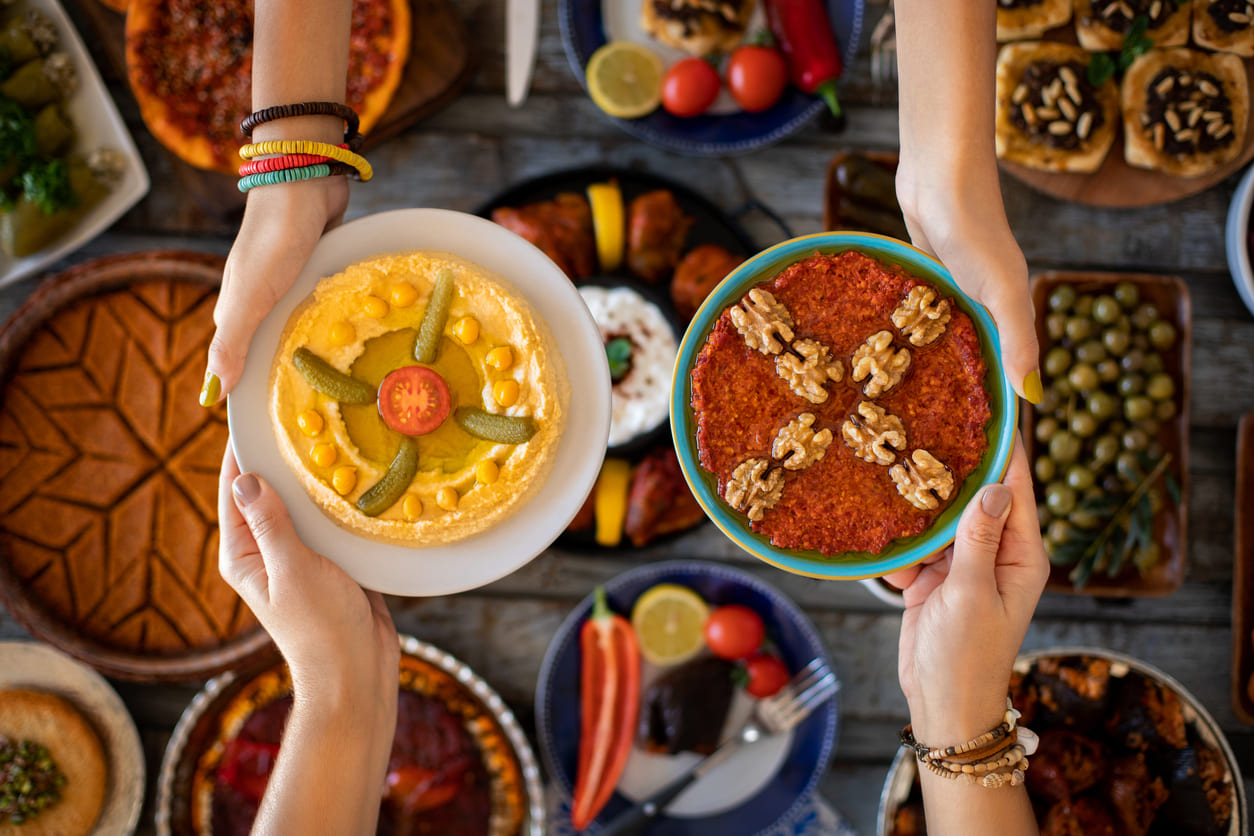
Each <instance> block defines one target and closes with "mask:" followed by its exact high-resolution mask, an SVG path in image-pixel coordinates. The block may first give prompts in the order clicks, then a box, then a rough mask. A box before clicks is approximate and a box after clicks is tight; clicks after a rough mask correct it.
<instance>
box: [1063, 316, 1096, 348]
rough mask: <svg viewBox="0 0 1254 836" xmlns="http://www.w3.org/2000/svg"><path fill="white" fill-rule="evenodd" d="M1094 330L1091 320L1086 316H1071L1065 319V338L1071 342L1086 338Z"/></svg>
mask: <svg viewBox="0 0 1254 836" xmlns="http://www.w3.org/2000/svg"><path fill="white" fill-rule="evenodd" d="M1093 331H1094V326H1093V320H1091V319H1089V318H1088V317H1087V316H1073V317H1069V318H1068V319H1067V326H1066V332H1067V338H1068V339H1070V340H1071V341H1072V342H1077V343H1078V342H1080V341H1082V340H1087V339H1088V338H1089V335H1090V334H1092V333H1093Z"/></svg>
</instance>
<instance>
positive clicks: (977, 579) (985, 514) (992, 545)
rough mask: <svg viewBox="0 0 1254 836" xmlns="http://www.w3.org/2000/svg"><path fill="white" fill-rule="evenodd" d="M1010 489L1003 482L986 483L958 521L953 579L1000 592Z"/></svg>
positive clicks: (950, 572) (950, 568) (970, 586)
mask: <svg viewBox="0 0 1254 836" xmlns="http://www.w3.org/2000/svg"><path fill="white" fill-rule="evenodd" d="M1010 505H1011V497H1010V489H1009V488H1007V487H1006V486H1005V485H1002V484H1000V483H995V484H992V485H988V486H986V487H985V488H984V489H983V490H981V491H980V492H979V494H977V495H976V498H975V501H974V502H972V503H970V504H969V505H967V508H966V510H965V511H963V512H962V519H961V520H960V521H959V522H958V536H957V538H956V539H955V540H954V557H953V563H952V564H951V565H950V567H949V579H950V580H951V581H953V582H954V583H955V584H957V585H958V586H960V587H965V588H966V589H968V590H977V591H978V590H980V589H981V588H982V587H986V588H988V589H991V590H992V591H994V592H996V590H997V577H996V575H995V573H994V571H993V570H994V569H995V568H996V566H997V551H998V549H999V548H1000V547H1001V535H1002V530H1003V529H1004V528H1005V525H1006V519H1007V517H1009V516H1010Z"/></svg>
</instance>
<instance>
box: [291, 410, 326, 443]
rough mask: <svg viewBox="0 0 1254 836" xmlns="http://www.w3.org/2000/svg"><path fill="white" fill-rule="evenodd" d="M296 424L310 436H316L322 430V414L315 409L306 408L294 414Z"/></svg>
mask: <svg viewBox="0 0 1254 836" xmlns="http://www.w3.org/2000/svg"><path fill="white" fill-rule="evenodd" d="M296 426H298V427H300V431H301V432H303V433H304V434H305V435H307V436H309V437H310V438H317V436H318V433H320V432H322V426H323V421H322V416H321V415H319V414H318V411H317V410H315V409H307V410H305V411H304V412H302V413H301V414H300V415H297V416H296Z"/></svg>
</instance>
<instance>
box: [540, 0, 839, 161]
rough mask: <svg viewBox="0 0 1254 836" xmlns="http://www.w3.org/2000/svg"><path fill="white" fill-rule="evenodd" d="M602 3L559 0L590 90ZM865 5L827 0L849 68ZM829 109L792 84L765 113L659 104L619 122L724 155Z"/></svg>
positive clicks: (702, 152)
mask: <svg viewBox="0 0 1254 836" xmlns="http://www.w3.org/2000/svg"><path fill="white" fill-rule="evenodd" d="M610 1H611V2H627V0H610ZM636 1H637V2H638V1H639V0H636ZM601 4H602V0H559V3H558V13H559V18H560V21H561V27H562V46H563V47H565V49H566V59H567V61H568V62H569V63H570V69H571V72H573V73H574V74H575V78H577V79H579V83H580V84H583V85H584V86H585V88H586V86H587V82H586V81H585V80H584V67H586V66H587V65H588V59H589V58H591V57H592V53H594V52H596V51H597V49H599V48H600V47H601V46H604V45H605V42H606V35H605V21H604V18H603V16H602V6H601ZM863 4H864V0H827V14H828V18H829V19H830V20H831V24H832V30H833V31H834V32H835V33H836V42H837V43H838V44H839V45H840V49H841V57H842V58H843V59H844V63H845V66H846V67H848V66H849V65H850V64H852V63H853V58H854V56H855V55H856V54H857V51H858V44H859V42H860V40H861V35H862V18H863V12H864V8H863ZM826 107H827V106H826V105H825V104H823V102H821V101H820V100H819V99H817V98H815V97H814V96H808V95H806V94H805V93H802V92H801V91H800V90H798V89H796V88H795V87H792V86H791V85H790V86H789V87H788V88H787V89H786V90H785V91H784V95H783V96H782V97H781V98H780V100H779V101H778V102H776V103H775V105H774V106H773V107H771V108H770V109H768V110H765V111H763V112H761V113H745V112H743V111H739V112H736V113H728V114H724V115H704V116H696V117H693V118H691V119H680V118H679V117H677V116H672V115H671V114H669V113H667V112H666V111H665V110H663V109H661V108H658V109H657V110H656V111H654V112H653V113H651V114H649V115H648V116H643V117H641V118H639V119H614V120H613V121H614V122H615V123H616V124H617V125H618V126H619V127H620V128H622V129H623V130H624V131H626V132H627V133H629V134H631V135H632V136H634V137H637V138H638V139H643V140H644V141H645V142H648V143H649V144H651V145H656V146H658V147H659V148H665V149H667V150H668V151H674V152H676V153H679V154H689V155H692V156H700V157H722V156H727V155H730V154H743V153H745V152H747V151H752V150H753V149H755V148H761V147H763V146H766V145H770V144H772V143H775V142H778V141H780V140H781V139H783V138H784V137H786V136H789V135H790V134H793V133H796V132H797V131H798V130H800V129H801V128H802V127H804V126H805V125H806V123H808V122H809V121H810V120H811V119H813V118H814V117H816V116H818V115H819V114H820V113H822V112H823V110H824V109H825V108H826ZM606 118H607V119H609V118H611V117H609V116H607V117H606Z"/></svg>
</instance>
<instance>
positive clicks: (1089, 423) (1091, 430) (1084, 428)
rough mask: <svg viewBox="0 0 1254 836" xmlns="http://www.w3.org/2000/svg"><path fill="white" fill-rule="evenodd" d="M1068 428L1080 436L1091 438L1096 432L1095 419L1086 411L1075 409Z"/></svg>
mask: <svg viewBox="0 0 1254 836" xmlns="http://www.w3.org/2000/svg"><path fill="white" fill-rule="evenodd" d="M1070 429H1071V432H1072V433H1073V434H1075V435H1077V436H1079V437H1080V438H1091V437H1092V436H1094V435H1096V434H1097V419H1096V418H1094V417H1093V416H1092V415H1090V414H1089V413H1087V412H1079V411H1077V412H1076V413H1075V414H1074V415H1072V416H1071V421H1070Z"/></svg>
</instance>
